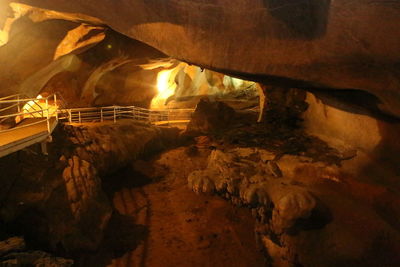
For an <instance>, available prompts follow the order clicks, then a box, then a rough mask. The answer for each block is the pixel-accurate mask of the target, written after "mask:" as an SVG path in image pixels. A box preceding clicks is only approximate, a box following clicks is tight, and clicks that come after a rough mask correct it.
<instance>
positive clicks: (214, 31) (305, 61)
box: [0, 0, 400, 117]
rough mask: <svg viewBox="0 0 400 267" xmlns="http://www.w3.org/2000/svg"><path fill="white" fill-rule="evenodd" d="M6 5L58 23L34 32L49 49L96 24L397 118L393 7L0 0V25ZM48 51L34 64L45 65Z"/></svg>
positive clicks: (358, 2) (396, 14) (325, 2)
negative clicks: (366, 102)
mask: <svg viewBox="0 0 400 267" xmlns="http://www.w3.org/2000/svg"><path fill="white" fill-rule="evenodd" d="M11 2H12V3H13V4H14V5H17V3H20V4H24V5H27V6H32V7H36V8H40V10H41V12H40V14H41V16H39V15H36V19H37V20H40V21H41V22H40V23H45V22H43V20H44V18H43V17H46V16H48V19H51V21H54V20H55V19H58V20H61V21H59V22H57V23H56V24H57V25H58V26H57V27H64V28H65V29H64V30H63V31H61V30H55V32H54V35H53V34H52V33H51V32H50V31H46V32H45V33H44V34H45V35H48V36H50V37H49V40H52V41H54V43H57V42H58V44H59V43H60V42H61V41H62V40H63V39H64V37H65V33H66V32H70V31H71V30H73V29H74V28H76V27H79V26H80V25H82V24H85V25H86V26H81V27H83V28H84V29H85V30H86V31H89V30H90V31H91V32H93V31H94V32H96V31H97V35H96V36H92V37H91V38H95V40H94V41H93V42H89V43H91V44H93V43H96V42H97V41H100V40H101V39H102V36H101V33H100V31H101V30H99V28H100V27H110V28H112V29H113V30H114V31H116V32H119V33H121V34H123V35H125V36H128V37H130V38H132V39H135V40H138V41H140V42H143V43H145V44H147V45H149V46H151V47H154V48H155V49H157V50H159V51H161V52H162V53H164V54H166V55H168V56H170V57H172V58H176V59H179V60H182V61H185V62H189V63H193V64H196V65H199V66H202V67H206V68H209V69H213V70H217V71H220V72H223V73H228V74H234V75H236V76H241V77H245V78H247V79H251V80H257V81H261V82H263V83H266V84H268V83H270V84H275V85H279V86H287V87H299V88H305V89H313V88H314V89H317V90H320V89H329V90H332V89H335V90H336V89H344V90H361V91H362V92H366V93H368V94H371V95H373V96H374V97H375V98H376V99H375V101H373V102H374V103H372V104H371V105H373V106H376V107H377V108H379V109H380V110H381V111H383V112H385V113H386V114H390V115H395V116H397V117H399V116H400V105H399V104H400V94H399V86H400V68H399V63H400V62H399V59H400V53H399V47H400V29H399V27H398V25H399V22H400V2H398V1H386V0H377V1H369V0H355V1H348V0H336V1H331V0H304V1H303V0H229V1H228V0H218V1H215V0H201V1H194V0H179V1H178V0H125V1H107V0H96V1H94V0H86V1H68V0H40V1H38V0H20V1H9V0H2V1H1V2H0V3H2V4H1V10H2V11H0V28H3V29H5V26H7V25H6V24H7V19H6V18H7V17H8V18H9V17H10V13H11V14H12V11H10V8H8V9H7V8H6V7H7V5H8V4H10V3H11ZM31 12H32V11H31ZM25 15H26V14H25ZM11 16H12V15H11ZM31 17H32V16H31ZM37 17H39V19H38V18H37ZM8 21H10V20H8ZM52 24H54V23H52ZM61 24H63V26H60V25H61ZM52 27H56V26H52ZM88 27H93V28H90V29H89V28H88ZM61 32H64V34H61ZM57 34H58V35H61V36H60V37H58V39H57V38H56V37H54V36H57ZM96 38H97V39H96ZM78 39H79V38H78ZM87 45H88V44H82V45H81V46H79V47H81V48H82V47H86V46H87ZM57 47H58V45H57ZM1 49H3V50H4V47H3V48H0V60H1V61H3V59H2V56H3V55H4V54H5V53H4V52H3V54H2V53H1ZM65 49H66V51H68V53H70V52H71V51H73V50H74V49H73V48H71V47H69V48H65ZM55 50H56V48H54V49H53V50H52V52H51V54H52V57H50V56H47V57H42V58H45V59H46V58H47V59H48V61H50V60H54V51H55ZM61 54H62V53H61ZM160 54H161V53H160ZM19 56H20V55H19ZM43 62H44V61H43V60H41V61H40V64H45V63H43ZM38 64H39V63H38ZM40 64H39V65H40ZM6 79H7V78H6ZM8 79H11V78H8ZM361 97H362V96H361Z"/></svg>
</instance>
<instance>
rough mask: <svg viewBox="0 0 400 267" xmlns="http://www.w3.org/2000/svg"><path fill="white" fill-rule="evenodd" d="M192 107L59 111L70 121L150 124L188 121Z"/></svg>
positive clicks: (91, 108)
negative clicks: (122, 121) (129, 120)
mask: <svg viewBox="0 0 400 267" xmlns="http://www.w3.org/2000/svg"><path fill="white" fill-rule="evenodd" d="M193 111H194V109H146V108H140V107H135V106H107V107H90V108H73V109H64V110H62V111H60V112H61V113H63V114H66V115H67V116H64V118H67V119H68V121H69V122H70V123H84V122H104V121H114V122H116V121H117V120H119V119H132V120H136V121H142V122H149V123H152V124H156V123H161V122H165V123H166V124H171V123H176V122H188V121H189V120H190V119H191V115H192V113H193Z"/></svg>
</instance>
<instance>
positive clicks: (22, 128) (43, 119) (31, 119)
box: [0, 95, 58, 157]
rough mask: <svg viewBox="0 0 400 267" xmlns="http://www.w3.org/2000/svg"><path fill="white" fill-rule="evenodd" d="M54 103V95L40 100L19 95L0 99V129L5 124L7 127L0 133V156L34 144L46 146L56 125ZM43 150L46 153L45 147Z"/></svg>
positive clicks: (55, 105)
mask: <svg viewBox="0 0 400 267" xmlns="http://www.w3.org/2000/svg"><path fill="white" fill-rule="evenodd" d="M50 100H51V101H52V103H53V105H50V104H49V102H50ZM56 103H57V98H56V95H51V96H49V97H47V98H43V99H42V98H40V99H36V98H35V99H33V98H24V97H21V95H13V96H9V97H4V98H1V99H0V108H1V109H0V126H1V125H3V127H4V126H5V125H7V124H8V125H9V126H10V128H9V129H2V130H0V157H4V156H6V155H8V154H11V153H14V152H16V151H19V150H21V149H24V148H26V147H28V146H31V145H33V144H36V143H42V144H45V142H46V141H48V140H49V139H50V136H51V133H52V132H53V130H54V129H55V127H56V126H57V123H58V116H57V112H58V111H57V104H56ZM14 124H15V125H14ZM42 150H43V152H46V151H45V146H42Z"/></svg>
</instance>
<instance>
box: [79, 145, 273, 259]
mask: <svg viewBox="0 0 400 267" xmlns="http://www.w3.org/2000/svg"><path fill="white" fill-rule="evenodd" d="M207 155H208V152H207V151H203V152H200V153H199V154H197V155H196V156H193V157H188V156H187V155H186V153H185V149H184V148H178V149H174V150H171V151H168V152H164V153H162V154H161V155H159V156H158V157H157V158H153V159H150V160H148V161H140V162H136V163H135V164H134V166H135V167H132V168H127V169H125V170H122V171H120V172H119V173H116V174H115V175H114V176H112V177H108V178H107V180H105V181H104V187H105V189H106V191H108V193H109V196H110V198H112V199H113V204H114V207H115V214H114V216H113V218H112V220H111V222H110V225H109V227H108V231H107V233H106V237H105V240H104V244H103V246H102V248H101V249H100V250H99V251H98V252H97V253H92V254H89V255H88V254H87V253H85V256H82V257H79V260H78V261H77V266H264V265H265V262H264V258H263V256H262V253H261V252H260V250H259V249H258V248H257V247H256V240H255V236H254V223H255V220H254V219H253V218H252V217H251V214H250V212H249V211H248V210H246V209H241V208H237V207H234V206H232V205H231V204H229V203H228V202H227V201H225V200H223V199H221V198H219V197H216V196H207V195H196V194H195V193H193V192H192V191H191V190H189V189H188V188H187V182H186V177H187V175H188V174H189V173H190V172H191V171H193V170H195V169H200V168H203V167H204V166H205V160H206V157H207ZM134 168H135V169H136V170H133V169H134Z"/></svg>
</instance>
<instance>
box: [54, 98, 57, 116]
mask: <svg viewBox="0 0 400 267" xmlns="http://www.w3.org/2000/svg"><path fill="white" fill-rule="evenodd" d="M54 106H55V108H56V120H57V121H58V105H57V95H56V94H54Z"/></svg>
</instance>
